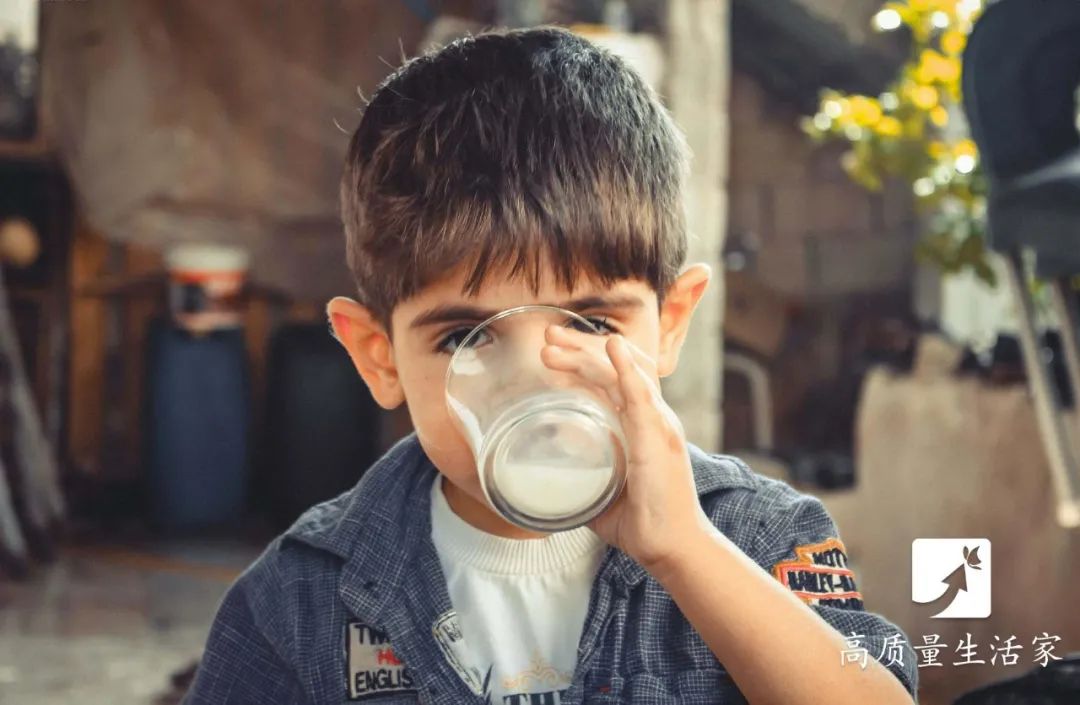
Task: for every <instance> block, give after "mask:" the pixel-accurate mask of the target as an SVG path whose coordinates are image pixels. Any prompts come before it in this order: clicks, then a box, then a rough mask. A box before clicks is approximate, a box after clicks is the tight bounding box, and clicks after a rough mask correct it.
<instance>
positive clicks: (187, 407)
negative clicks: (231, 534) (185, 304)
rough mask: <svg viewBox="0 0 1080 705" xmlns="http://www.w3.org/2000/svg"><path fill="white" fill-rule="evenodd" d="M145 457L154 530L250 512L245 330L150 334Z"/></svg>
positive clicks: (160, 326) (163, 322)
mask: <svg viewBox="0 0 1080 705" xmlns="http://www.w3.org/2000/svg"><path fill="white" fill-rule="evenodd" d="M146 370H147V376H146V379H147V389H146V394H147V397H146V410H147V413H146V418H145V419H144V423H145V427H144V430H145V432H146V435H145V439H146V445H145V456H146V458H147V480H148V482H147V487H148V489H149V494H150V506H151V507H152V509H153V515H152V517H151V519H152V521H153V523H155V524H156V525H158V526H159V527H161V528H164V529H170V530H192V529H202V528H208V527H212V526H216V525H222V524H226V523H230V522H232V521H235V520H237V519H239V518H240V517H241V516H242V514H243V512H244V509H245V503H246V488H247V477H248V458H249V446H250V439H249V430H250V419H251V408H250V407H251V403H250V395H249V386H250V380H249V377H248V369H247V355H246V352H245V345H244V337H243V331H242V330H241V329H225V330H217V331H213V332H211V333H207V334H205V335H201V336H195V335H192V334H191V333H189V332H188V331H186V330H183V329H180V328H177V327H176V326H174V325H173V324H172V323H171V322H170V321H169V320H167V319H157V320H155V321H154V323H153V324H152V325H151V327H150V332H149V340H148V360H147V367H146Z"/></svg>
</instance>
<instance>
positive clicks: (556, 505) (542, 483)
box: [495, 463, 611, 519]
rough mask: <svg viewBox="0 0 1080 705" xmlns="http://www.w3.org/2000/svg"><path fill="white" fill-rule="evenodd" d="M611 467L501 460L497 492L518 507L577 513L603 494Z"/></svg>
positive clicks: (544, 514) (539, 513)
mask: <svg viewBox="0 0 1080 705" xmlns="http://www.w3.org/2000/svg"><path fill="white" fill-rule="evenodd" d="M610 480H611V468H610V467H580V468H574V467H569V468H568V467H552V466H549V465H540V464H536V463H504V464H500V465H499V466H498V467H497V468H496V469H495V482H496V484H498V486H499V492H500V493H501V494H502V496H503V497H504V498H505V499H506V501H507V502H509V503H510V504H511V505H513V506H514V507H516V508H517V509H518V511H520V512H522V513H524V514H528V515H531V516H534V517H538V518H544V519H555V518H561V517H566V516H570V515H573V514H576V513H578V512H580V511H582V510H584V509H585V508H587V507H588V506H589V505H591V504H592V503H593V502H595V501H596V500H597V499H599V498H600V496H601V495H603V494H604V490H605V489H607V486H608V482H609V481H610Z"/></svg>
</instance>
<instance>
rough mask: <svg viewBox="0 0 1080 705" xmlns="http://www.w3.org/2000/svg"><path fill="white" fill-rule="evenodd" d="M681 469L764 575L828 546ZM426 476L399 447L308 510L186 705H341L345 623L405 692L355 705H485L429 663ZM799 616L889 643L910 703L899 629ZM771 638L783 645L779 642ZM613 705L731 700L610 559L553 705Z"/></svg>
mask: <svg viewBox="0 0 1080 705" xmlns="http://www.w3.org/2000/svg"><path fill="white" fill-rule="evenodd" d="M690 456H691V461H692V463H693V467H694V474H695V480H696V484H697V489H698V492H699V494H700V495H701V501H702V505H703V506H704V507H705V509H706V511H707V513H708V514H709V516H710V517H711V518H712V520H713V522H714V523H715V524H716V526H717V527H718V528H719V529H720V530H721V531H723V532H724V533H725V534H726V535H727V536H728V537H729V538H730V539H731V540H732V541H733V542H734V543H735V544H736V545H738V546H739V547H740V548H741V549H742V550H743V551H744V552H745V553H746V554H747V555H749V556H750V557H751V558H752V559H753V560H754V561H756V562H757V563H758V564H759V565H760V566H761V567H762V568H763V569H765V570H769V569H771V568H772V567H773V566H774V565H775V564H776V563H778V562H780V561H785V560H791V559H793V558H795V555H796V554H795V548H796V547H798V546H804V545H808V544H814V543H818V542H820V541H823V540H825V539H828V538H831V537H836V536H837V529H836V526H835V524H834V523H833V521H832V519H831V518H830V517H829V515H828V513H827V512H826V510H825V508H824V507H823V506H822V504H821V502H820V501H819V500H817V499H815V498H813V497H811V496H809V495H805V494H802V493H800V492H798V491H796V490H794V489H792V488H791V487H789V486H788V485H786V484H785V483H783V482H780V481H777V480H772V479H768V478H764V477H762V476H759V475H757V474H755V473H753V472H752V471H751V470H750V469H749V468H748V467H747V466H746V464H745V463H743V462H742V461H741V460H739V459H737V458H734V457H732V456H726V455H715V454H708V453H705V452H704V451H702V450H701V449H699V448H697V447H696V446H693V445H691V446H690ZM435 473H436V470H435V468H434V466H433V465H432V464H431V461H430V460H428V458H427V456H426V455H425V454H424V452H423V450H422V449H421V447H420V444H419V442H418V441H417V439H416V437H415V435H409V436H407V437H406V438H404V439H402V440H401V441H399V442H398V443H397V444H396V445H395V446H394V447H393V448H391V449H390V450H389V451H388V452H387V453H386V454H385V455H384V456H383V457H382V458H380V459H379V460H378V461H377V462H376V463H375V464H374V465H373V466H372V467H371V469H370V470H368V472H367V473H365V475H364V477H363V478H362V479H361V481H360V482H359V483H358V484H357V486H356V487H355V488H353V489H352V490H350V491H349V492H347V493H345V494H343V495H341V496H340V497H338V498H336V499H333V500H331V501H329V502H326V503H324V504H321V505H318V506H316V507H314V508H312V509H311V510H309V511H308V512H307V513H305V514H304V515H303V516H302V517H301V518H300V519H299V520H298V521H297V522H296V524H295V525H294V526H293V527H292V528H290V529H289V530H288V531H287V532H285V533H284V534H283V535H282V536H280V537H278V538H277V539H275V540H274V541H273V542H272V543H271V544H270V546H269V547H268V548H267V549H266V551H265V552H264V553H263V555H262V556H261V557H260V558H259V559H258V560H257V561H256V562H255V563H254V564H253V565H252V566H250V567H249V568H248V569H247V570H246V571H245V572H244V574H243V575H242V576H241V577H240V578H239V579H238V580H237V581H236V583H235V584H234V585H233V586H232V587H231V588H230V589H229V591H228V593H227V594H226V596H225V598H224V600H223V602H222V604H221V607H220V609H219V611H218V614H217V617H216V619H215V620H214V624H213V626H212V628H211V631H210V635H209V638H208V640H207V644H206V652H205V655H204V657H203V661H202V663H201V665H200V667H199V670H198V674H197V676H196V679H195V681H194V683H193V684H192V687H191V689H190V691H189V692H188V694H187V696H186V698H185V701H184V702H185V703H186V705H216V704H219V703H229V704H230V705H231V704H240V703H259V704H260V705H267V704H269V703H286V704H291V703H310V704H312V705H316V704H317V705H327V704H329V703H338V702H347V701H348V700H349V693H350V691H349V681H348V679H349V677H350V673H349V670H350V669H349V663H348V649H347V647H346V634H347V630H348V628H349V627H348V625H349V624H350V623H351V622H360V623H363V624H365V625H370V626H372V627H374V628H377V629H378V630H380V631H381V632H384V633H385V634H387V635H388V636H389V638H390V643H391V644H392V646H393V653H394V654H395V655H396V657H397V658H399V659H400V660H401V661H402V662H403V663H404V664H405V667H406V668H407V669H408V672H409V674H410V676H411V689H410V690H408V691H401V690H399V691H397V692H393V693H385V694H379V695H376V696H374V697H372V696H370V695H368V696H365V699H367V698H370V699H371V701H372V702H373V703H417V702H422V703H430V704H432V705H452V704H460V703H483V702H485V699H484V698H483V697H482V696H478V695H476V694H475V693H474V692H473V691H472V690H470V689H469V688H468V687H467V686H466V683H465V681H464V680H463V679H462V678H461V677H460V676H459V675H458V674H457V671H455V670H454V668H453V666H452V665H451V663H450V661H448V659H447V658H445V657H444V656H443V652H442V651H441V650H440V648H439V645H438V642H437V639H436V635H435V633H434V627H433V625H435V624H436V622H437V621H438V620H439V618H440V617H441V616H443V615H445V614H446V613H447V612H449V611H450V610H451V609H452V608H451V605H450V599H449V596H448V594H447V590H446V584H445V579H444V577H443V575H442V569H441V567H440V565H439V560H438V556H437V555H436V553H435V549H434V546H433V545H432V542H431V536H430V534H431V516H430V487H431V483H432V482H433V481H434V478H435ZM813 608H814V609H815V610H816V611H817V612H818V613H819V614H820V615H821V616H822V617H823V618H824V619H825V620H827V621H828V622H829V624H831V625H832V626H833V627H834V628H836V629H837V630H838V631H839V632H841V633H842V634H844V635H845V636H849V635H851V634H855V635H857V636H858V637H859V646H860V647H861V648H864V649H866V652H867V653H868V655H869V658H870V659H873V658H877V657H879V655H881V654H882V653H883V652H885V651H886V646H887V645H888V642H887V640H888V639H889V638H890V637H894V639H895V638H896V636H898V637H899V641H898V646H897V647H896V649H894V650H893V652H892V655H893V657H894V659H893V660H896V657H899V661H898V662H896V663H892V664H888V665H889V668H890V670H891V671H892V672H893V673H894V674H895V675H896V677H897V678H898V679H900V681H901V683H903V685H904V687H905V688H907V689H908V691H909V692H911V693H912V694H914V693H915V688H916V684H917V678H918V670H917V667H916V660H915V654H914V650H913V649H912V648H911V646H910V644H909V642H908V640H907V638H906V636H905V635H904V634H903V632H902V631H901V630H900V629H899V628H898V627H896V626H895V625H894V624H892V623H890V622H889V621H887V620H885V619H884V618H882V617H881V616H879V615H876V614H873V613H871V612H867V611H865V610H863V609H859V608H857V607H850V608H840V607H833V606H824V605H820V604H818V605H814V607H813ZM776 638H777V643H778V645H779V644H781V643H783V639H784V636H783V635H782V634H778V635H777V637H776ZM838 658H840V655H839V654H838ZM883 663H888V662H887V661H883ZM850 667H853V668H857V667H858V666H857V665H850ZM621 702H631V703H640V704H641V705H652V704H654V703H689V704H693V703H715V704H723V705H730V704H734V703H745V702H746V700H745V698H744V697H743V696H742V694H741V693H740V692H739V690H738V688H736V686H735V684H734V682H733V681H732V679H731V678H730V676H729V675H728V673H727V672H726V671H725V669H724V667H723V665H722V664H721V663H720V662H718V661H717V660H716V658H715V657H714V656H713V654H712V652H711V651H710V650H709V648H708V647H707V646H706V645H705V643H704V641H703V640H702V639H701V638H700V637H699V636H698V635H697V632H696V631H694V629H693V628H692V627H691V626H690V625H689V623H688V622H687V621H686V620H685V618H684V617H683V616H682V613H681V612H680V611H679V609H678V608H677V607H676V606H675V604H674V603H673V602H672V600H671V599H670V598H669V597H668V595H667V594H666V593H665V592H664V590H663V589H662V588H661V587H660V585H659V584H658V583H657V582H656V581H655V580H653V579H652V578H651V576H649V575H648V574H647V573H646V572H645V571H644V570H643V569H642V568H641V567H640V566H639V565H638V564H637V563H635V562H634V561H633V560H632V559H631V558H630V557H629V556H627V555H626V554H624V553H622V552H620V551H618V550H616V549H614V548H609V549H608V552H607V554H606V556H605V558H604V560H603V562H602V564H601V566H600V569H599V572H598V574H597V578H596V581H595V582H594V585H593V592H592V596H591V600H590V605H589V611H588V614H587V616H586V619H585V626H584V630H583V634H582V637H581V642H580V646H579V649H578V663H577V668H576V670H575V673H574V679H573V684H572V685H571V687H570V688H569V689H567V690H566V691H564V692H563V693H562V698H561V703H562V705H577V704H578V703H621ZM552 705H557V704H554V703H553V704H552Z"/></svg>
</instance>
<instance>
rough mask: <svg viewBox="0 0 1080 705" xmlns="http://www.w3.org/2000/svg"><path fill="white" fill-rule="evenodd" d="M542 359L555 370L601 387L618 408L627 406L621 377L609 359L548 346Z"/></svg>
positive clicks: (585, 352)
mask: <svg viewBox="0 0 1080 705" xmlns="http://www.w3.org/2000/svg"><path fill="white" fill-rule="evenodd" d="M540 359H541V360H542V361H543V362H544V364H545V365H547V366H548V367H550V368H551V369H553V370H560V371H563V372H572V373H574V374H577V375H579V376H580V377H582V378H583V379H584V380H585V381H587V382H589V383H591V384H593V385H595V386H597V387H599V388H600V389H601V390H602V391H603V392H604V393H606V394H607V395H608V397H609V398H610V399H611V402H612V404H614V405H615V406H616V407H617V408H619V409H622V408H624V407H625V406H626V404H625V401H624V400H623V396H622V392H621V390H620V389H619V376H618V374H617V373H616V372H615V368H614V367H612V365H611V361H610V360H608V359H607V358H600V357H598V356H597V355H595V354H593V353H592V352H591V351H588V350H575V349H570V348H565V347H561V346H558V345H547V346H545V347H544V348H543V349H541V351H540Z"/></svg>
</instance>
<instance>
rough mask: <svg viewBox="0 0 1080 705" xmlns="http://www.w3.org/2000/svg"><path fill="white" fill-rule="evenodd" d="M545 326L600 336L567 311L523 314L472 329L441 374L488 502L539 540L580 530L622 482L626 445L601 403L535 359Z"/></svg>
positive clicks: (602, 398)
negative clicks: (539, 534)
mask: <svg viewBox="0 0 1080 705" xmlns="http://www.w3.org/2000/svg"><path fill="white" fill-rule="evenodd" d="M551 324H557V325H564V326H567V327H572V328H576V329H577V330H580V331H584V332H587V333H594V334H596V335H597V336H600V335H602V333H601V331H600V330H599V329H598V328H597V327H596V326H594V325H593V324H592V323H591V322H589V321H588V320H587V319H585V318H583V317H582V316H580V315H578V314H576V313H574V312H573V311H568V310H566V309H562V308H558V307H556V306H543V305H530V306H519V307H517V308H511V309H507V310H505V311H500V312H499V313H497V314H495V315H494V316H492V317H491V318H489V319H487V320H486V321H484V322H483V323H481V324H480V325H478V326H476V327H475V328H473V329H472V330H471V331H470V332H469V334H468V335H467V336H466V337H465V338H464V339H463V340H462V342H461V343H460V344H459V345H458V348H457V350H455V352H454V354H453V355H452V356H451V358H450V365H449V367H448V369H447V371H446V403H447V406H448V407H449V409H450V416H451V418H452V419H454V421H455V422H456V423H457V425H458V427H459V428H460V429H461V431H462V433H463V434H464V436H465V438H466V440H467V441H468V443H469V445H470V447H471V448H472V451H473V455H474V456H475V458H476V469H477V472H478V473H479V475H480V484H481V486H482V487H483V490H484V494H485V496H486V497H487V500H488V502H489V503H490V504H491V506H492V507H494V508H495V510H496V511H497V512H499V513H500V514H501V515H502V516H503V517H505V518H506V519H507V520H508V521H510V522H512V523H514V524H517V525H518V526H522V527H525V528H527V529H532V530H535V531H564V530H567V529H572V528H575V527H578V526H581V525H582V524H585V523H586V522H588V521H589V520H591V519H592V518H594V517H596V516H597V515H599V514H600V513H601V512H603V511H604V509H606V508H607V506H608V505H609V504H610V503H611V502H613V501H614V500H615V498H616V497H618V495H619V492H621V491H622V487H623V483H624V481H625V477H626V453H627V451H626V440H625V438H624V437H623V433H622V427H621V425H620V424H619V419H618V417H617V416H616V415H615V412H614V411H613V409H612V408H611V405H610V402H609V401H608V399H607V396H606V394H604V393H603V392H602V391H601V390H594V389H592V388H590V387H588V386H585V385H583V384H582V383H581V381H580V380H579V379H578V378H577V377H576V376H575V375H573V374H571V373H569V372H562V371H558V370H552V369H550V368H548V367H547V366H546V365H544V363H543V362H542V361H541V359H540V350H541V348H543V347H544V345H545V344H546V342H545V340H544V330H545V328H547V326H548V325H551ZM597 344H598V345H602V344H603V341H602V340H598V341H597Z"/></svg>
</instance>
